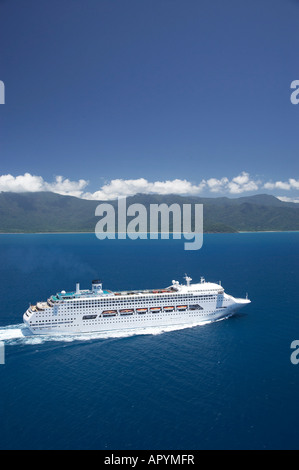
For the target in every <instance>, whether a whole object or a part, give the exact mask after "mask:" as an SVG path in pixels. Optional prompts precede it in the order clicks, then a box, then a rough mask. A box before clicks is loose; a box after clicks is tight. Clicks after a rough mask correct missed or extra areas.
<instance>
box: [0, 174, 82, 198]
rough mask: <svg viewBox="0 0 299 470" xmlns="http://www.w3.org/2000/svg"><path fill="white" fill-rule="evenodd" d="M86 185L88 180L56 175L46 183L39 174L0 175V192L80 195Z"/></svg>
mask: <svg viewBox="0 0 299 470" xmlns="http://www.w3.org/2000/svg"><path fill="white" fill-rule="evenodd" d="M87 185H88V181H85V180H80V181H70V180H69V179H65V178H63V177H62V176H56V178H55V181H54V182H52V183H47V182H46V181H44V179H43V178H42V177H41V176H34V175H31V174H30V173H25V174H24V175H20V176H12V175H0V192H13V193H23V192H31V193H36V192H39V191H51V192H54V193H58V194H62V195H69V196H76V197H81V196H82V194H83V189H85V188H86V186H87Z"/></svg>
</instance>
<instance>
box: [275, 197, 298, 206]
mask: <svg viewBox="0 0 299 470" xmlns="http://www.w3.org/2000/svg"><path fill="white" fill-rule="evenodd" d="M277 199H279V200H280V201H283V202H295V203H296V204H299V197H287V196H277Z"/></svg>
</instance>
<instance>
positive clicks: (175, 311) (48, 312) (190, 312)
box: [23, 276, 250, 335]
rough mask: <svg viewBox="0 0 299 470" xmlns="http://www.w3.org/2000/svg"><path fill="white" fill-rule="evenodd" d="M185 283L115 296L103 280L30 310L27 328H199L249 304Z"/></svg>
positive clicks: (210, 286)
mask: <svg viewBox="0 0 299 470" xmlns="http://www.w3.org/2000/svg"><path fill="white" fill-rule="evenodd" d="M185 280H186V284H184V285H182V284H180V283H179V282H178V281H172V285H171V286H170V287H167V288H164V289H154V290H153V289H150V290H137V291H120V292H112V291H110V290H105V289H103V284H102V282H101V281H100V280H95V281H93V282H92V289H91V290H81V289H80V285H79V284H77V286H76V290H75V291H73V292H65V291H62V292H60V293H58V294H56V295H52V296H51V297H50V298H49V299H48V300H47V302H39V303H37V304H36V305H30V307H29V308H28V310H27V311H26V313H25V314H24V317H23V319H24V323H25V325H26V326H27V327H28V328H29V329H30V331H31V332H32V333H33V334H36V335H53V334H66V333H68V334H80V333H91V332H109V331H116V330H123V329H134V330H135V329H138V328H146V327H156V326H157V327H159V326H161V327H164V326H165V327H167V326H176V325H178V326H179V325H186V327H188V326H189V325H190V326H191V325H194V324H200V323H203V322H206V321H214V320H218V319H221V318H223V317H229V316H231V315H233V314H235V313H236V312H237V311H238V310H239V309H240V308H242V307H244V306H245V305H247V304H249V303H250V300H249V299H248V298H246V299H236V298H234V297H232V296H231V295H228V294H226V293H225V291H224V289H223V287H222V286H221V285H220V284H214V283H210V282H206V281H205V279H204V278H201V282H200V283H198V284H192V282H191V281H192V279H191V278H190V277H188V276H186V277H185Z"/></svg>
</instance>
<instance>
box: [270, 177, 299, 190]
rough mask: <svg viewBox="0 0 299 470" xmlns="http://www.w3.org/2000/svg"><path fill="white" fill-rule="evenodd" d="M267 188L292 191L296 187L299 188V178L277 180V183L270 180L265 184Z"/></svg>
mask: <svg viewBox="0 0 299 470" xmlns="http://www.w3.org/2000/svg"><path fill="white" fill-rule="evenodd" d="M264 188H265V189H270V190H272V189H283V190H285V191H291V190H294V189H299V180H295V179H294V178H290V179H289V180H288V181H276V182H275V183H272V182H268V183H266V184H264Z"/></svg>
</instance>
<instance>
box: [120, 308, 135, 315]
mask: <svg viewBox="0 0 299 470" xmlns="http://www.w3.org/2000/svg"><path fill="white" fill-rule="evenodd" d="M133 313H134V310H132V309H124V310H120V314H121V315H133Z"/></svg>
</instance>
